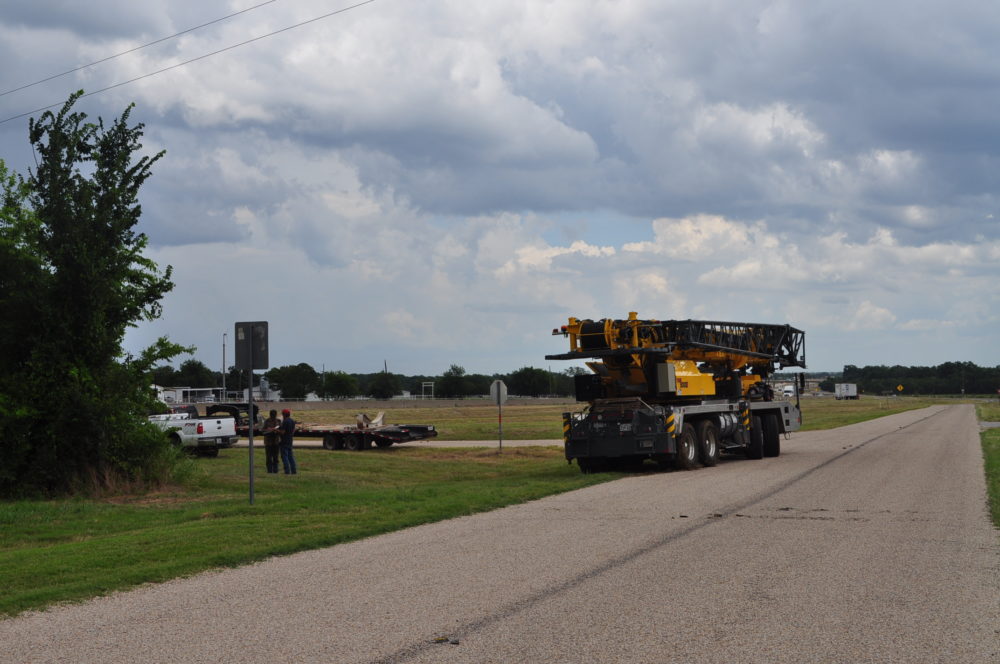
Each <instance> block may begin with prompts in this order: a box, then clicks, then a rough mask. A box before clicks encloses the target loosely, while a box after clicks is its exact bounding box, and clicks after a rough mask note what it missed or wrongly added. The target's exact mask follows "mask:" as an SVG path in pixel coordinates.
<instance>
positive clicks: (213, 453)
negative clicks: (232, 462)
mask: <svg viewBox="0 0 1000 664" xmlns="http://www.w3.org/2000/svg"><path fill="white" fill-rule="evenodd" d="M198 453H199V454H201V456H203V457H209V458H212V459H214V458H215V457H217V456H219V448H218V447H203V448H201V450H199V452H198Z"/></svg>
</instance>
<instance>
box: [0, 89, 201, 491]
mask: <svg viewBox="0 0 1000 664" xmlns="http://www.w3.org/2000/svg"><path fill="white" fill-rule="evenodd" d="M81 94H82V92H78V93H75V94H74V95H71V96H70V98H69V100H68V101H67V102H66V104H65V105H64V106H63V107H62V109H61V110H60V111H59V112H58V113H52V112H49V111H47V112H45V113H43V114H42V115H41V117H40V118H39V119H38V120H37V121H36V120H34V119H32V120H31V121H30V122H29V127H28V134H29V140H30V142H31V144H32V146H33V148H34V151H35V153H36V154H37V155H38V162H37V163H38V166H37V170H36V171H35V172H33V173H30V175H29V177H28V178H27V179H24V178H23V177H20V176H19V177H17V178H14V177H12V176H11V175H10V174H9V173H8V172H7V170H6V168H3V169H0V186H2V189H3V191H2V193H3V198H2V213H0V252H2V256H0V264H2V268H0V304H2V305H3V307H4V316H3V317H2V322H0V339H2V345H3V348H2V350H3V351H6V352H3V353H0V438H2V439H3V441H4V446H5V448H6V454H5V459H4V464H3V465H2V466H0V494H2V495H5V496H17V495H30V494H60V493H66V492H68V491H72V490H74V489H100V488H102V487H111V486H116V485H120V484H121V483H122V482H135V481H139V482H157V481H162V480H164V479H166V478H167V476H168V475H169V473H170V471H171V468H172V467H173V464H174V459H175V458H176V455H174V454H173V453H172V451H171V450H170V448H169V447H168V446H167V443H166V441H165V438H164V436H163V435H162V432H160V431H159V430H158V429H156V428H155V427H153V426H152V425H150V424H149V423H148V422H146V421H145V417H144V415H145V413H146V412H147V411H148V409H149V408H150V406H151V405H152V402H153V400H154V396H155V395H154V394H153V391H152V389H151V387H150V382H151V381H150V373H151V370H152V367H153V366H154V365H155V364H156V363H158V362H161V361H163V360H167V359H169V358H171V357H173V356H175V355H177V354H178V353H180V352H183V351H184V350H189V349H184V348H182V347H180V346H178V345H176V344H173V343H170V342H169V341H168V340H167V339H166V338H160V339H159V340H157V342H156V343H154V344H153V345H152V346H151V347H149V348H147V349H146V350H144V351H143V352H141V353H140V354H139V355H138V357H135V356H132V355H130V354H126V353H125V352H124V350H123V347H122V342H123V339H124V335H125V332H126V330H127V329H128V328H129V327H134V326H135V325H136V324H137V323H138V322H139V321H142V320H153V319H155V318H157V317H159V315H160V313H161V305H160V300H161V299H162V297H163V296H164V295H165V294H166V293H167V292H169V291H170V290H171V289H172V288H173V283H172V282H171V280H170V275H171V268H170V267H169V266H168V267H167V268H166V270H164V271H163V272H161V271H160V270H159V268H158V267H157V265H156V264H155V263H154V262H153V261H151V260H150V259H148V258H146V257H145V256H144V255H143V251H144V249H145V248H146V244H147V239H146V236H145V235H143V234H142V233H137V232H135V230H134V227H135V225H136V224H137V223H138V221H139V218H140V215H141V208H140V206H139V204H138V192H139V189H140V187H141V186H142V184H143V183H144V182H145V181H146V179H147V178H148V177H149V175H150V172H151V170H150V169H151V166H152V164H153V163H155V162H156V161H157V160H158V159H159V158H160V157H161V156H162V155H163V153H162V152H161V153H159V154H157V155H155V156H152V157H149V156H142V157H139V158H138V159H136V156H137V155H136V153H137V152H138V151H139V150H140V149H141V147H142V146H141V144H140V142H139V139H140V137H141V136H142V127H143V125H142V124H138V125H135V126H129V123H128V122H129V114H130V112H131V109H132V106H129V107H128V108H127V109H126V110H125V112H124V113H122V115H121V117H120V118H118V119H116V120H115V121H114V122H112V123H111V125H110V126H109V127H105V126H104V122H103V121H102V120H98V121H97V123H90V122H86V117H87V116H86V115H85V114H83V113H76V112H71V109H72V106H73V104H74V103H75V101H76V99H77V98H78V97H79V96H80V95H81Z"/></svg>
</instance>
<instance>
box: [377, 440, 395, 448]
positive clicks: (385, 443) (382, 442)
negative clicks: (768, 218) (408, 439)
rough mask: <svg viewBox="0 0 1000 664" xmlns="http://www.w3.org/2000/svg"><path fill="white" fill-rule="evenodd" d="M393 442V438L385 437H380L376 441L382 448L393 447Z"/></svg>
mask: <svg viewBox="0 0 1000 664" xmlns="http://www.w3.org/2000/svg"><path fill="white" fill-rule="evenodd" d="M392 442H393V441H391V440H385V439H382V438H379V439H378V440H376V441H375V444H376V445H378V446H379V447H381V448H386V447H392Z"/></svg>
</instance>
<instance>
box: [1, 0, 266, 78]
mask: <svg viewBox="0 0 1000 664" xmlns="http://www.w3.org/2000/svg"><path fill="white" fill-rule="evenodd" d="M277 1H278V0H267V2H262V3H260V4H259V5H254V6H253V7H247V8H246V9H242V10H240V11H238V12H234V13H232V14H229V15H228V16H223V17H222V18H217V19H215V20H213V21H209V22H208V23H202V24H201V25H196V26H194V27H193V28H188V29H187V30H181V31H180V32H177V33H174V34H172V35H170V36H169V37H161V38H160V39H157V40H156V41H151V42H149V43H148V44H143V45H142V46H136V47H135V48H130V49H129V50H127V51H122V52H121V53H115V54H114V55H109V56H108V57H106V58H101V59H100V60H94V61H93V62H88V63H87V64H85V65H80V66H79V67H77V68H75V69H68V70H66V71H64V72H61V73H59V74H53V75H52V76H49V77H48V78H43V79H40V80H38V81H35V82H34V83H26V84H25V85H22V86H21V87H19V88H12V89H10V90H6V91H4V92H0V97H3V96H5V95H9V94H11V93H12V92H18V91H20V90H25V89H27V88H30V87H34V86H36V85H38V84H40V83H46V82H48V81H51V80H52V79H54V78H59V77H60V76H65V75H67V74H72V73H73V72H78V71H80V70H81V69H86V68H87V67H93V66H94V65H99V64H101V63H102V62H107V61H108V60H114V59H115V58H120V57H121V56H123V55H128V54H129V53H135V52H136V51H139V50H142V49H144V48H147V47H149V46H155V45H156V44H159V43H160V42H165V41H167V40H168V39H173V38H174V37H180V36H181V35H186V34H187V33H189V32H194V31H195V30H200V29H201V28H204V27H206V26H209V25H212V24H213V23H219V22H220V21H225V20H226V19H229V18H232V17H234V16H239V15H240V14H245V13H247V12H249V11H252V10H254V9H258V8H259V7H263V6H264V5H269V4H271V3H272V2H277Z"/></svg>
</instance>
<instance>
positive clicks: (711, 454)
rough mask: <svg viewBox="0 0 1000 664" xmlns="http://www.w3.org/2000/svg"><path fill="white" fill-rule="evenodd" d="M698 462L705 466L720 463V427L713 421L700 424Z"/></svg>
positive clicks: (704, 421) (703, 421)
mask: <svg viewBox="0 0 1000 664" xmlns="http://www.w3.org/2000/svg"><path fill="white" fill-rule="evenodd" d="M698 460H699V461H701V465H703V466H714V465H715V464H717V463H719V427H717V426H715V422H713V421H712V420H702V421H701V422H699V423H698Z"/></svg>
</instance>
